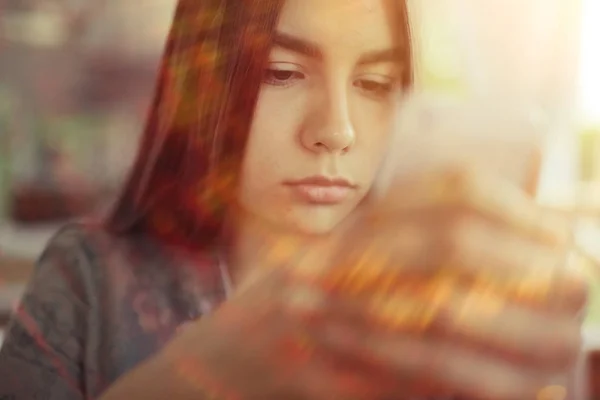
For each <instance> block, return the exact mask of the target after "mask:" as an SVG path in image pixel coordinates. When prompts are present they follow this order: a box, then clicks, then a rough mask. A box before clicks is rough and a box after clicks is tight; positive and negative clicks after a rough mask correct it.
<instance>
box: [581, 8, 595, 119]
mask: <svg viewBox="0 0 600 400" xmlns="http://www.w3.org/2000/svg"><path fill="white" fill-rule="evenodd" d="M582 1H583V4H582V7H583V9H582V11H583V13H582V21H581V42H580V43H581V53H580V54H581V60H580V67H579V96H580V97H579V101H580V102H581V104H580V106H581V112H582V117H583V119H584V121H585V122H587V123H594V124H600V73H599V72H600V49H599V48H598V38H599V37H600V23H598V21H599V20H600V2H598V0H582Z"/></svg>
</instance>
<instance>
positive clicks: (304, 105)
mask: <svg viewBox="0 0 600 400" xmlns="http://www.w3.org/2000/svg"><path fill="white" fill-rule="evenodd" d="M390 20H391V18H390V17H389V11H388V9H387V8H386V7H385V4H384V0H326V1H324V0H287V1H286V4H285V6H284V8H283V10H282V14H281V16H280V19H279V22H278V25H277V33H276V37H275V41H274V47H273V48H272V50H271V54H270V58H269V65H268V69H267V70H266V71H265V74H264V82H263V84H262V89H261V92H260V95H259V99H258V104H257V109H256V112H255V115H254V120H253V123H252V127H251V132H250V137H249V142H248V146H247V149H246V154H245V157H244V162H243V165H242V177H241V178H242V179H241V187H240V203H241V206H242V208H243V210H244V211H245V212H247V213H249V214H251V215H252V216H254V217H258V219H259V220H262V221H265V222H268V223H270V224H272V225H274V226H275V227H277V228H283V229H284V230H291V231H295V232H298V233H303V234H310V235H312V234H324V233H327V232H329V231H331V230H332V229H333V228H335V226H336V225H338V224H339V223H340V222H341V221H342V220H343V219H344V218H345V217H347V216H348V215H349V214H350V213H351V212H352V211H353V210H354V209H355V208H356V207H357V205H358V204H359V202H360V201H361V200H362V199H363V198H364V196H365V195H366V194H367V193H368V191H369V189H370V188H371V185H372V183H373V181H374V178H375V174H376V172H377V170H378V167H379V165H380V163H381V160H382V157H383V154H384V150H385V147H386V144H387V143H388V135H389V133H390V130H391V124H392V120H393V115H394V105H395V102H396V100H397V94H398V91H399V90H400V89H399V88H400V76H401V75H400V72H401V71H400V66H398V65H397V62H395V61H394V60H397V54H398V46H399V45H401V44H402V43H401V41H399V40H396V39H395V38H394V35H393V29H392V26H391V21H390Z"/></svg>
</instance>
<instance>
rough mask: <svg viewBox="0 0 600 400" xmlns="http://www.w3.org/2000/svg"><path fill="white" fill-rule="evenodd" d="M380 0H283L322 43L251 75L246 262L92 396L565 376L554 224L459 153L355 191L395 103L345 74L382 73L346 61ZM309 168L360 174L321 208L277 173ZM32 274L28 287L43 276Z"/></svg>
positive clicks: (381, 26) (349, 389)
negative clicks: (256, 79) (255, 95)
mask: <svg viewBox="0 0 600 400" xmlns="http://www.w3.org/2000/svg"><path fill="white" fill-rule="evenodd" d="M382 4H383V3H382V2H380V1H379V0H364V1H361V2H358V1H349V0H328V1H327V2H319V1H317V0H290V1H289V2H287V3H286V7H285V9H284V12H283V14H282V15H281V18H280V20H279V22H280V26H278V29H279V30H280V31H284V29H285V33H288V34H293V35H296V36H297V35H305V36H310V37H309V38H310V39H311V40H313V41H317V42H319V44H320V46H321V47H322V50H323V51H322V53H324V54H323V55H324V56H325V57H323V62H321V63H314V62H313V61H314V60H311V61H309V60H305V59H303V58H300V57H299V58H297V59H296V57H298V55H297V54H293V55H292V54H288V53H286V52H283V49H280V48H274V49H273V53H272V55H271V56H272V62H273V63H274V64H271V66H270V67H269V68H268V69H267V71H265V76H266V77H271V78H272V77H273V76H277V77H279V78H278V80H279V79H281V77H282V75H280V74H278V73H277V74H275V75H273V71H271V69H272V67H274V66H279V67H280V66H285V65H287V64H285V63H288V62H289V63H290V64H294V65H295V66H296V68H298V66H302V72H303V74H301V75H298V74H297V73H296V72H297V70H296V69H294V70H293V71H295V72H294V73H293V74H291V75H289V76H288V75H286V74H283V76H284V77H286V76H287V78H289V77H290V76H291V77H293V79H292V81H293V84H291V85H286V86H284V87H282V86H279V85H277V86H275V85H274V84H273V83H274V81H273V80H272V79H270V78H269V79H265V82H264V85H263V88H262V91H261V94H260V95H261V97H260V99H259V104H258V109H257V112H256V115H255V119H254V122H253V124H252V132H251V137H250V142H249V145H248V149H247V152H246V157H245V159H244V163H243V164H244V165H243V168H242V179H241V187H240V196H239V200H240V201H239V203H240V205H241V207H240V214H239V216H240V219H239V220H238V221H237V223H238V224H239V225H238V226H236V227H235V228H236V229H237V231H238V232H237V238H236V240H234V243H233V244H234V249H233V252H234V253H235V256H236V257H234V263H233V264H231V265H232V266H233V267H236V266H237V267H240V266H243V264H246V267H247V268H246V273H245V274H242V275H239V276H237V278H236V279H234V290H233V294H232V296H231V297H230V298H228V299H227V301H225V302H224V303H222V304H221V306H220V307H219V308H218V309H217V310H215V311H214V312H213V313H210V314H208V313H206V314H203V317H202V318H201V319H199V320H195V321H194V322H191V323H190V324H188V325H187V326H186V327H185V328H183V329H181V331H180V333H179V334H178V335H177V336H175V337H174V338H173V339H172V340H171V341H170V342H169V343H168V344H167V345H166V346H165V347H164V348H163V349H162V350H161V351H160V352H159V353H158V354H156V355H155V356H154V357H151V358H149V359H147V361H145V362H143V363H141V364H139V365H137V367H136V368H134V369H133V370H132V371H131V372H130V373H127V374H124V375H121V376H120V378H119V379H118V381H116V382H115V383H114V385H112V386H111V387H110V388H109V389H108V390H107V391H106V392H103V393H102V395H101V397H100V399H101V400H114V399H119V400H120V399H137V398H144V399H162V398H175V399H188V398H189V399H196V400H197V399H240V400H242V399H244V400H245V399H252V400H253V399H256V400H259V399H260V400H264V399H294V400H295V399H311V400H312V399H317V400H320V399H323V400H326V399H342V400H345V399H353V400H356V399H364V400H372V399H376V400H383V399H386V400H387V399H411V398H414V397H426V398H427V397H429V396H438V395H439V396H460V397H465V398H468V399H474V400H491V399H493V400H513V399H514V400H522V399H530V398H531V399H532V398H536V395H537V394H538V393H539V391H540V390H542V388H544V387H545V386H547V385H551V384H552V385H553V384H557V383H558V384H559V385H560V384H561V383H562V382H561V381H560V377H561V376H562V374H563V373H564V372H565V371H567V370H568V369H569V368H570V366H571V365H572V362H573V359H574V357H575V355H576V354H577V351H578V348H579V340H580V337H579V328H580V325H579V320H578V319H577V315H578V313H579V312H580V310H581V308H582V305H583V304H584V302H585V284H584V282H583V280H582V279H581V278H580V277H579V276H578V274H577V273H576V272H574V271H573V270H570V269H568V268H567V267H566V266H565V263H564V259H565V254H566V253H567V251H568V248H569V224H568V221H564V220H562V219H561V218H560V217H558V216H556V215H554V214H552V213H551V212H549V211H544V210H540V209H539V208H538V207H537V206H536V204H535V203H534V202H533V200H532V199H531V197H530V196H527V194H525V193H523V192H522V191H521V190H520V189H518V188H515V187H514V185H512V184H509V183H507V182H505V181H504V180H502V179H499V178H498V177H497V176H493V175H487V174H486V173H485V172H484V171H477V170H475V171H474V170H473V169H468V168H466V167H465V166H464V165H460V164H456V165H442V166H440V169H439V170H433V171H426V172H427V173H422V172H419V173H415V174H414V175H412V176H411V177H410V179H406V177H405V178H402V179H401V178H400V177H397V176H395V174H394V172H396V169H397V166H395V165H394V163H393V160H392V162H391V163H389V165H388V168H389V171H387V172H389V173H390V176H391V178H390V180H389V187H387V188H385V190H382V191H381V193H380V196H378V197H377V198H367V197H366V194H367V193H368V192H369V189H371V188H372V184H373V182H374V180H375V177H376V176H377V172H378V171H377V170H378V166H379V162H380V161H379V159H380V158H381V155H382V154H383V152H384V149H385V146H386V143H387V142H388V139H389V138H388V137H387V135H388V134H389V126H390V123H391V118H392V116H393V114H394V107H393V104H394V102H393V101H391V100H389V101H387V100H386V101H383V100H382V99H381V98H380V97H376V99H373V98H372V97H371V94H370V93H366V92H365V90H364V89H365V87H371V88H372V86H371V85H367V86H364V85H363V84H364V82H363V81H362V80H361V79H358V78H359V77H362V76H363V75H365V74H366V75H368V76H371V75H374V76H375V75H376V76H377V78H381V76H386V75H387V74H391V72H390V71H389V70H385V69H386V68H391V67H390V66H389V65H388V66H384V65H378V66H377V67H376V68H377V69H376V70H370V69H369V70H368V71H367V70H362V69H360V68H358V67H357V59H358V58H359V57H360V55H361V54H362V53H364V52H366V51H371V50H376V49H378V48H379V46H382V47H383V48H389V46H394V45H396V44H395V43H393V42H392V41H391V40H390V38H391V37H393V35H391V34H390V33H389V31H391V28H390V27H391V25H389V24H388V23H387V18H385V17H384V16H385V15H387V14H386V13H384V11H383V10H384V7H383V6H382ZM358 33H360V35H359V34H358ZM363 36H365V37H366V39H364V40H363ZM304 39H307V38H306V37H304ZM346 40H348V42H345V41H346ZM350 44H352V45H351V46H350ZM375 44H377V46H378V47H377V48H373V49H371V48H370V47H371V46H375ZM367 47H369V48H367ZM359 50H360V51H359ZM288 57H290V59H288ZM292 57H293V59H292ZM280 63H283V64H280ZM369 68H375V66H370V67H369ZM379 68H383V70H379ZM305 69H306V71H305ZM287 78H286V79H284V80H287ZM299 78H302V79H299ZM357 82H360V84H359V85H358V86H357V85H356V84H357ZM390 98H393V96H390ZM290 104H292V105H295V107H290V106H289V105H290ZM271 109H272V110H274V111H270V110H271ZM367 111H369V112H367ZM190 114H192V113H190ZM182 124H185V121H184V122H182ZM288 127H289V129H288ZM389 150H391V151H390V153H391V154H394V151H395V150H398V149H394V148H391V149H389ZM346 157H347V158H346ZM316 173H320V174H338V173H339V174H347V175H348V176H346V178H348V179H353V180H355V181H356V183H357V184H358V189H357V190H356V191H355V192H354V193H353V195H352V196H350V197H349V198H347V199H346V201H344V202H342V203H340V204H337V205H336V206H335V207H332V206H328V207H323V206H315V205H314V204H306V203H303V202H301V201H298V200H297V199H296V198H295V197H294V198H292V197H290V196H289V194H288V193H287V192H286V189H285V188H282V187H280V182H281V181H282V180H285V179H295V178H302V177H304V176H305V175H304V174H316ZM296 174H298V175H300V174H302V175H301V176H297V175H296ZM171 211H178V210H171ZM261 229H262V230H264V231H265V232H266V234H265V235H264V236H261V237H259V240H258V241H254V244H255V245H247V244H248V243H250V244H252V242H248V241H247V239H248V238H249V237H251V236H252V235H251V234H252V233H255V232H257V231H260V230H261ZM286 233H289V234H286ZM307 237H308V238H310V240H305V239H306V238H307ZM265 239H268V240H265ZM256 244H258V245H256ZM349 250H350V251H349ZM86 254H87V253H85V254H82V255H81V256H82V257H84V256H86ZM235 261H238V262H239V263H237V264H236V263H235ZM53 264H54V263H52V264H47V265H48V268H49V267H51V269H52V271H51V272H53V273H54V274H55V273H56V271H55V269H56V266H54V265H53ZM76 265H79V266H81V268H84V267H85V265H87V264H85V263H76ZM138 265H143V266H145V267H147V265H146V262H145V261H142V262H140V263H139V264H138ZM86 270H88V269H87V268H86ZM197 270H198V271H205V272H206V271H210V269H209V268H198V269H197ZM95 271H96V272H98V273H100V272H101V271H105V270H103V269H100V268H98V269H95ZM139 271H140V273H141V274H142V275H144V276H146V277H148V276H152V275H149V274H148V272H149V271H148V269H144V268H139ZM43 278H44V276H43V275H41V274H38V284H39V285H43V284H45V285H47V281H50V279H43ZM40 279H41V280H42V281H40ZM98 281H100V279H93V280H92V282H98ZM121 281H123V280H122V279H121ZM134 281H135V282H136V283H140V281H141V280H139V279H136V280H134ZM148 281H151V282H152V283H154V282H155V281H156V280H154V279H150V278H148ZM42 287H43V286H42ZM46 287H47V286H46ZM507 288H508V289H507ZM514 288H519V290H516V291H515V290H514ZM521 289H522V290H521ZM61 290H62V289H61ZM80 291H81V290H80ZM71 292H76V291H75V290H71ZM131 292H132V290H131V289H130V288H126V289H125V290H123V293H125V294H129V293H131ZM61 293H62V292H61ZM160 293H162V294H164V290H162V289H161V290H159V294H160ZM34 295H43V291H41V290H39V289H37V290H35V293H33V295H32V296H34ZM158 297H159V296H158ZM109 298H111V299H112V298H113V297H112V296H111V297H109ZM150 298H152V296H150ZM159 298H160V297H159ZM67 303H68V304H70V305H74V304H80V303H75V302H74V301H69V302H67ZM133 303H134V304H136V303H137V302H136V301H135V300H134V301H133ZM140 303H141V305H140V304H138V305H140V307H141V306H143V305H144V304H143V303H145V301H144V299H143V298H142V300H140ZM33 304H34V305H35V304H36V303H35V302H34V303H33ZM83 304H85V303H83ZM167 304H168V302H167ZM142 308H144V307H142ZM165 308H168V305H167V306H165ZM63 310H64V308H63ZM84 311H86V310H83V311H81V312H80V314H77V315H81V314H84ZM415 311H416V312H415ZM88 314H89V313H88ZM161 314H162V313H161ZM48 315H49V314H48ZM37 319H39V320H41V321H44V318H42V317H40V318H37ZM163 319H164V320H168V319H169V318H168V315H167V313H165V316H164V318H158V320H156V321H154V320H152V319H148V318H143V320H140V322H139V325H143V326H144V327H146V328H148V329H151V328H152V327H153V326H155V325H156V324H158V325H160V320H163ZM65 320H66V319H63V318H60V321H65ZM46 321H48V319H46ZM54 336H55V335H53V337H54ZM59 336H60V335H59ZM134 344H135V343H134V341H132V342H131V345H132V346H133V345H134ZM15 347H17V348H16V350H19V349H21V348H22V346H15ZM73 347H75V348H76V346H73ZM59 348H60V347H59ZM13 350H15V349H14V348H13ZM93 354H97V352H95V353H93ZM27 355H29V354H27ZM13 358H14V357H13ZM34 358H35V357H33V356H32V357H29V358H28V360H29V359H34ZM28 363H31V361H28ZM7 365H8V367H7V370H11V368H10V365H9V364H7ZM70 365H74V366H78V365H79V364H77V363H71V364H70ZM43 367H44V368H46V366H45V365H44V366H43ZM557 377H558V378H557ZM82 379H83V378H82ZM69 388H70V386H69ZM546 392H547V391H546ZM11 394H12V393H11ZM61 398H62V397H61Z"/></svg>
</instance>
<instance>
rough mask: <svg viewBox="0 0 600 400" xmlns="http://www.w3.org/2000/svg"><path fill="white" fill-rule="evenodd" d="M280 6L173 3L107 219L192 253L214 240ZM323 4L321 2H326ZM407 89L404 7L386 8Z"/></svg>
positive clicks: (229, 1) (236, 0)
mask: <svg viewBox="0 0 600 400" xmlns="http://www.w3.org/2000/svg"><path fill="white" fill-rule="evenodd" d="M284 1H285V0H179V3H178V5H177V8H176V11H175V17H174V21H173V25H172V28H171V32H170V34H169V38H168V41H167V45H166V51H165V54H164V56H163V61H162V65H161V69H160V74H159V78H158V84H157V88H156V93H155V97H154V101H153V103H152V106H151V109H150V114H149V118H148V121H147V124H146V127H145V131H144V134H143V136H142V140H141V145H140V149H139V152H138V155H137V158H136V161H135V164H134V166H133V169H132V171H131V173H130V176H129V178H128V181H127V182H126V184H125V187H124V190H123V192H122V194H121V196H120V198H119V199H118V201H117V203H116V206H115V208H114V210H113V212H112V213H111V215H110V216H109V218H108V220H107V227H108V229H109V230H110V231H112V232H114V233H128V232H132V231H136V230H137V231H143V232H147V233H150V234H152V235H157V236H160V237H161V238H162V239H163V240H169V241H171V242H172V243H173V244H176V245H180V246H183V247H186V248H189V249H202V248H206V247H207V246H212V245H213V244H214V243H215V240H218V238H219V234H220V232H221V229H222V225H223V221H224V219H225V213H226V212H227V205H228V204H231V201H232V196H234V195H235V187H236V183H237V182H236V180H237V176H238V171H239V169H240V165H241V161H242V157H243V155H244V150H245V147H246V141H247V137H248V132H249V130H250V125H251V122H252V118H253V114H254V109H255V105H256V101H257V98H258V94H259V90H260V86H261V83H262V80H263V74H264V68H265V67H266V63H267V61H268V56H269V51H270V48H271V40H272V37H273V34H274V32H275V28H276V25H277V20H278V16H279V14H280V12H281V8H282V6H283V3H284ZM323 1H327V0H323ZM389 1H390V5H391V6H392V10H393V11H394V12H393V13H392V17H393V19H394V21H393V26H394V27H396V34H397V35H399V36H398V37H401V38H402V39H403V42H405V43H406V44H407V45H406V46H404V49H405V51H403V54H401V55H400V58H401V59H400V60H399V62H401V63H402V65H403V66H405V67H406V68H404V77H403V84H404V85H405V86H408V85H410V84H411V83H412V75H413V72H412V56H411V46H410V30H409V24H408V12H407V7H406V4H405V0H389Z"/></svg>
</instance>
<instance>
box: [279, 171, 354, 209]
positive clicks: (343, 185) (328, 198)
mask: <svg viewBox="0 0 600 400" xmlns="http://www.w3.org/2000/svg"><path fill="white" fill-rule="evenodd" d="M284 185H285V186H287V187H289V188H290V189H291V190H292V192H293V193H294V195H296V196H297V197H298V198H299V199H301V200H302V201H305V202H307V203H311V204H319V205H335V204H339V203H342V202H344V201H345V200H346V199H347V198H348V197H349V196H350V195H351V193H352V191H353V190H354V189H355V185H353V184H351V183H350V182H349V181H348V180H346V179H340V178H327V177H322V176H315V177H309V178H305V179H301V180H297V181H288V182H284Z"/></svg>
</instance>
